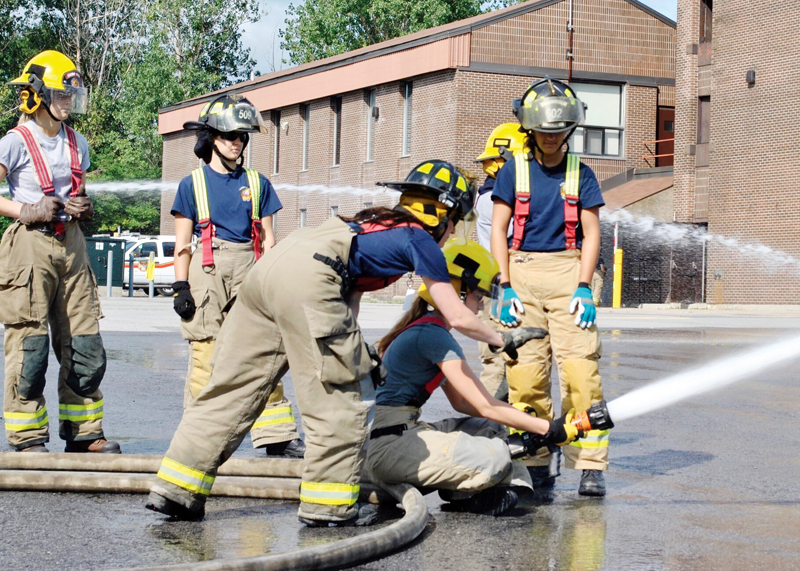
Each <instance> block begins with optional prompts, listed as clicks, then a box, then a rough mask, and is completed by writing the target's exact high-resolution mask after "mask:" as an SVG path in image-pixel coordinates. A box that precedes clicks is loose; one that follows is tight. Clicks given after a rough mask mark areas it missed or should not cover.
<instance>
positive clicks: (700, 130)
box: [697, 97, 711, 145]
mask: <svg viewBox="0 0 800 571" xmlns="http://www.w3.org/2000/svg"><path fill="white" fill-rule="evenodd" d="M710 131H711V98H710V97H698V98H697V143H698V144H699V145H702V144H703V143H708V142H709V141H710V140H711V138H710Z"/></svg>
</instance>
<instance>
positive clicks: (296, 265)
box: [152, 218, 374, 521]
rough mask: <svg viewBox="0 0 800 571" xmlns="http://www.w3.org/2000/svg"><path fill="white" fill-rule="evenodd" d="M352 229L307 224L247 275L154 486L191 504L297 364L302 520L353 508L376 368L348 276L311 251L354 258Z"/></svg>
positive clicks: (344, 515) (335, 223)
mask: <svg viewBox="0 0 800 571" xmlns="http://www.w3.org/2000/svg"><path fill="white" fill-rule="evenodd" d="M353 236H354V233H353V231H352V230H351V229H350V227H349V226H348V225H347V224H345V223H344V222H342V221H341V220H340V219H339V218H331V219H330V220H328V221H327V222H325V223H324V224H322V225H321V226H319V227H317V228H303V229H300V230H297V231H295V232H294V233H292V234H291V235H290V236H288V237H287V238H285V239H284V240H282V241H281V242H279V243H278V245H277V246H275V247H274V248H272V249H271V250H270V251H268V252H267V253H266V254H265V255H264V257H263V258H262V259H261V260H260V261H259V263H258V264H256V265H255V267H254V268H253V269H252V270H251V271H250V273H249V274H248V275H247V277H246V278H245V280H244V282H243V283H242V286H241V288H240V289H239V295H238V298H237V301H236V303H235V304H234V306H233V309H232V310H231V312H230V314H229V315H228V318H227V319H226V320H225V323H224V324H223V325H222V329H221V331H220V334H219V337H218V339H217V349H216V354H215V366H214V371H213V373H212V375H211V381H210V382H209V384H208V386H207V387H206V388H205V389H204V390H203V392H201V393H200V395H199V396H198V397H197V398H196V399H195V400H194V401H192V402H191V403H190V404H189V406H188V407H187V408H186V410H185V412H184V414H183V419H182V420H181V424H180V426H179V427H178V431H177V432H176V433H175V436H174V437H173V439H172V444H171V445H170V448H169V450H168V451H167V454H166V457H165V458H164V460H163V462H162V465H161V469H160V470H159V473H158V476H159V480H158V481H157V483H156V484H155V485H154V486H153V488H152V490H153V491H154V492H155V493H158V494H161V495H162V496H165V497H167V498H169V499H172V500H173V501H176V502H179V503H181V504H182V505H184V506H186V507H188V508H190V509H195V508H197V507H199V506H201V505H202V504H203V503H204V502H205V499H206V496H208V494H209V493H210V491H211V487H212V485H213V482H214V478H215V476H216V471H217V468H218V467H219V465H220V464H221V463H222V462H224V461H225V460H227V459H228V458H229V457H230V455H231V454H232V453H233V452H234V451H235V450H236V448H237V447H238V445H239V443H240V442H241V440H242V438H243V436H244V434H245V433H246V432H247V430H248V429H249V428H250V426H251V425H252V424H253V422H255V420H256V419H257V418H258V415H259V414H260V412H261V411H262V410H263V408H264V405H265V404H266V402H267V399H268V398H269V395H270V393H271V392H272V391H273V390H274V389H275V386H276V384H277V382H278V380H280V379H281V377H282V376H283V375H284V374H285V373H286V371H287V370H288V369H289V368H291V371H292V379H293V382H294V388H295V394H296V395H297V404H298V406H299V408H300V413H301V415H302V422H303V429H304V430H305V434H306V454H305V463H306V465H305V469H304V471H303V479H302V483H301V487H300V509H299V515H301V516H302V517H307V518H311V519H319V520H329V521H331V520H333V521H335V520H344V519H349V518H351V517H353V516H354V515H355V509H354V507H353V506H354V504H355V503H356V500H357V499H358V493H359V489H360V486H359V482H360V473H361V467H362V465H363V462H364V453H363V447H364V444H365V442H366V440H367V435H368V416H369V414H370V412H371V410H372V409H373V407H372V404H373V403H374V390H373V387H372V380H371V378H370V376H369V373H370V371H371V370H372V368H373V367H374V363H373V362H372V359H371V358H370V357H369V353H368V352H367V348H366V344H365V343H364V339H363V338H362V336H361V331H360V330H359V327H358V323H357V322H356V319H355V315H354V314H353V311H352V310H351V309H350V307H349V306H348V305H347V303H346V301H345V300H344V299H343V298H342V294H341V281H342V280H341V278H340V277H339V275H338V274H337V273H336V272H335V271H334V270H333V269H332V268H331V267H330V266H328V265H326V264H324V263H323V262H321V261H318V260H316V259H314V257H313V256H314V254H320V255H322V256H327V257H328V258H330V259H332V260H336V258H337V257H338V258H339V259H341V260H344V261H345V262H346V261H347V260H348V258H349V254H350V243H351V242H352V239H353Z"/></svg>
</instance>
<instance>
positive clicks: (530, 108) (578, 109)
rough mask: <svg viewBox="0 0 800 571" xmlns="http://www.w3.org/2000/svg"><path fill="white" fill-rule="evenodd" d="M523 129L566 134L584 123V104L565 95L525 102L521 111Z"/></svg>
mask: <svg viewBox="0 0 800 571" xmlns="http://www.w3.org/2000/svg"><path fill="white" fill-rule="evenodd" d="M519 119H520V123H522V127H523V129H525V130H527V131H541V132H544V133H564V132H566V131H570V130H572V129H574V128H575V127H577V126H578V125H580V124H581V123H583V121H584V113H583V104H582V103H581V102H580V100H579V99H577V98H575V97H566V96H563V95H559V96H551V97H537V98H535V99H532V100H526V101H524V102H523V104H522V106H521V107H520V109H519Z"/></svg>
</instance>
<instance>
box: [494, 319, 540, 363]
mask: <svg viewBox="0 0 800 571" xmlns="http://www.w3.org/2000/svg"><path fill="white" fill-rule="evenodd" d="M498 333H499V334H500V335H501V336H502V337H503V341H505V345H503V346H502V347H496V346H494V345H489V348H490V349H491V350H492V352H493V353H499V352H500V351H505V353H506V355H508V356H509V357H511V358H512V359H513V360H515V361H516V360H517V357H519V355H518V354H517V348H518V347H522V346H523V345H525V343H527V342H528V341H530V340H531V339H544V338H545V337H547V335H548V333H547V330H545V329H539V328H538V327H520V328H518V329H510V330H508V331H498Z"/></svg>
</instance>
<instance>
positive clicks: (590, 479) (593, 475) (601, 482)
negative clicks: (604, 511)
mask: <svg viewBox="0 0 800 571" xmlns="http://www.w3.org/2000/svg"><path fill="white" fill-rule="evenodd" d="M578 494H580V495H581V496H595V497H602V496H605V495H606V479H605V477H604V476H603V472H602V470H584V471H583V475H582V476H581V485H580V487H579V488H578Z"/></svg>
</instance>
